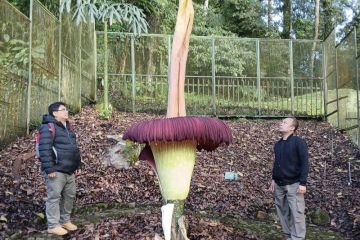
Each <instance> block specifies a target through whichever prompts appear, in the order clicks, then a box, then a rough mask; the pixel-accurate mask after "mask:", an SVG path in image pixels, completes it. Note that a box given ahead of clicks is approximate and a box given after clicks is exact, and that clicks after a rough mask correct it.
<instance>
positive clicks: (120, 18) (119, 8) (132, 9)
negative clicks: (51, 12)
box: [59, 0, 148, 35]
mask: <svg viewBox="0 0 360 240" xmlns="http://www.w3.org/2000/svg"><path fill="white" fill-rule="evenodd" d="M73 8H74V10H73V12H74V13H73V20H74V21H75V22H76V24H79V23H80V22H86V21H87V20H90V22H95V20H99V21H101V22H109V24H110V26H111V25H112V24H113V23H115V22H117V23H119V24H120V25H124V26H128V27H129V30H130V31H131V32H133V33H134V34H136V35H139V34H141V33H143V32H147V29H148V24H147V22H146V19H145V14H144V13H143V11H142V9H140V8H138V7H136V6H134V5H132V4H127V3H111V2H107V1H100V2H97V1H96V0H94V1H87V0H78V1H77V2H76V5H75V6H74V7H73ZM65 10H66V11H67V12H70V11H71V0H64V1H63V2H62V3H61V5H60V9H59V11H60V13H62V12H64V11H65Z"/></svg>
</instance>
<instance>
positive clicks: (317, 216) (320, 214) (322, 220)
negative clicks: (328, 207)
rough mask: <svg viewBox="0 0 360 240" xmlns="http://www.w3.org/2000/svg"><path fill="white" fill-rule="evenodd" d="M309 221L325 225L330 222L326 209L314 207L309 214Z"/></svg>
mask: <svg viewBox="0 0 360 240" xmlns="http://www.w3.org/2000/svg"><path fill="white" fill-rule="evenodd" d="M309 217H310V221H311V223H313V224H315V225H318V226H326V225H328V224H329V223H330V215H329V213H328V212H327V211H325V210H323V209H321V208H316V209H315V210H313V211H312V212H310V214H309Z"/></svg>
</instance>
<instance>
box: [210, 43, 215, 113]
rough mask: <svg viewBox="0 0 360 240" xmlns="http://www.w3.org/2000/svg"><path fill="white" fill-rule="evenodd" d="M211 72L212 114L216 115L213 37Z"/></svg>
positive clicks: (213, 44)
mask: <svg viewBox="0 0 360 240" xmlns="http://www.w3.org/2000/svg"><path fill="white" fill-rule="evenodd" d="M211 43H212V47H211V73H212V78H211V79H212V105H213V114H214V116H216V66H215V38H214V37H211Z"/></svg>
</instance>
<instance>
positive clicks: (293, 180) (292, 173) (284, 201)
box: [270, 118, 309, 240]
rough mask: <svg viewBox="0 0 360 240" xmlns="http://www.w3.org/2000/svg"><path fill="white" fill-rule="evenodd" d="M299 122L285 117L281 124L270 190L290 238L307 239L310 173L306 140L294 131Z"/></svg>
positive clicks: (282, 224)
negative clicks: (307, 199)
mask: <svg viewBox="0 0 360 240" xmlns="http://www.w3.org/2000/svg"><path fill="white" fill-rule="evenodd" d="M298 126H299V123H298V121H297V120H296V119H295V118H285V119H284V120H282V121H281V123H280V125H279V132H280V133H281V134H282V138H281V139H280V140H279V141H278V142H277V143H276V144H275V147H274V152H275V161H274V166H273V172H272V181H271V185H270V191H271V192H273V193H274V196H275V206H276V211H277V214H278V217H279V219H280V223H281V226H282V229H283V232H284V234H285V235H286V237H287V239H291V240H294V239H305V234H306V224H305V213H304V211H305V200H304V194H305V192H306V181H307V177H308V173H309V162H308V150H307V145H306V143H305V141H304V140H303V139H302V138H300V137H298V136H294V135H293V134H294V133H295V131H296V130H297V128H298Z"/></svg>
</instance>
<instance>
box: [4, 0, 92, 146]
mask: <svg viewBox="0 0 360 240" xmlns="http://www.w3.org/2000/svg"><path fill="white" fill-rule="evenodd" d="M29 12H30V16H29V18H28V17H26V16H25V15H23V14H22V13H21V12H19V11H18V10H17V9H16V8H14V7H13V6H12V5H10V4H9V3H8V2H7V1H5V0H0V24H1V30H0V31H1V33H0V114H1V124H0V141H1V144H0V147H1V146H3V145H4V144H6V143H7V142H8V141H10V140H11V139H13V138H14V137H15V136H18V135H21V134H25V133H26V132H27V130H28V129H31V128H34V127H36V126H37V125H38V124H39V123H40V121H41V116H42V115H43V114H45V113H46V112H47V106H48V105H49V104H50V103H51V102H54V101H58V100H61V101H64V102H66V103H67V104H68V105H69V107H70V109H71V110H72V111H78V110H79V109H80V107H81V104H82V103H87V102H89V101H95V99H96V90H95V87H96V54H95V49H96V43H95V37H96V36H95V28H94V24H90V23H89V24H82V25H80V26H75V25H74V23H73V22H72V20H71V18H70V17H69V16H67V15H64V16H62V19H61V20H59V19H57V18H56V17H55V16H54V15H53V14H52V13H51V12H50V11H48V10H47V9H46V8H45V7H44V6H43V5H42V4H41V3H40V2H39V1H38V0H31V1H30V11H29ZM30 56H31V57H30Z"/></svg>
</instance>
